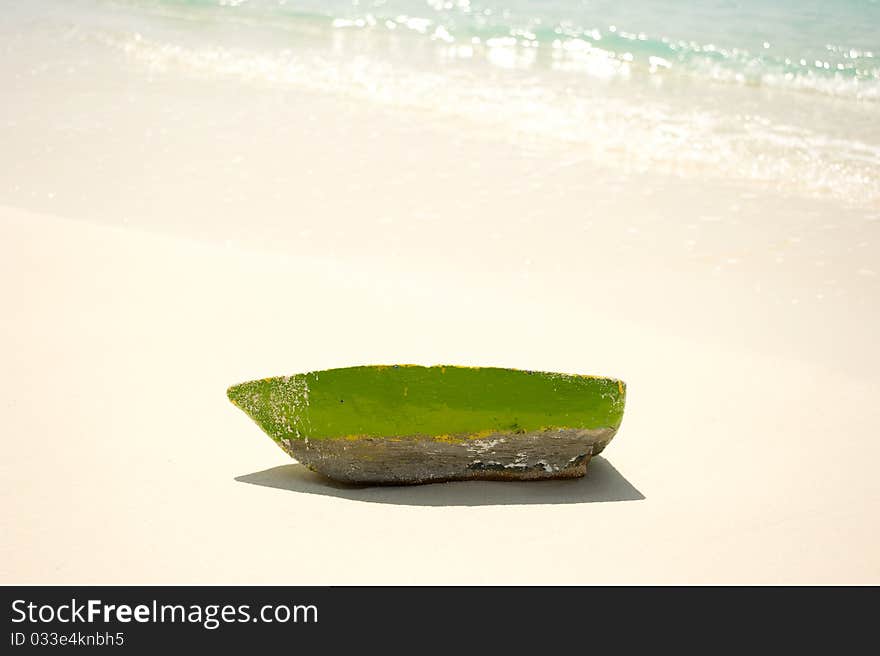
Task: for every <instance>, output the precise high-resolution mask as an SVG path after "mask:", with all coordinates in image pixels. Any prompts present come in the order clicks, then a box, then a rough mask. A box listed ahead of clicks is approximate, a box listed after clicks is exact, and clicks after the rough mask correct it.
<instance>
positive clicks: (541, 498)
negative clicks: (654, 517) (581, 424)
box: [235, 456, 645, 506]
mask: <svg viewBox="0 0 880 656" xmlns="http://www.w3.org/2000/svg"><path fill="white" fill-rule="evenodd" d="M235 480H236V481H238V482H240V483H249V484H251V485H261V486H263V487H271V488H275V489H279V490H288V491H290V492H299V493H301V494H319V495H322V496H325V497H338V498H341V499H350V500H352V501H365V502H369V503H390V504H396V505H401V506H501V505H525V504H566V503H597V502H609V501H641V500H642V499H644V498H645V495H643V494H642V493H641V492H639V491H638V490H637V489H636V488H635V486H633V484H632V483H630V482H629V481H628V480H626V478H624V477H623V475H622V474H621V473H620V472H618V471H617V470H616V469H615V468H614V467H613V466H612V465H611V463H609V462H608V461H607V460H605V459H604V458H602V457H601V456H597V457H595V458H593V459H592V461H591V462H590V465H589V467H587V475H586V476H585V477H583V478H576V479H569V480H550V481H504V482H496V481H456V482H452V483H430V484H427V485H401V486H387V485H384V486H364V485H346V484H343V483H338V482H336V481H333V480H330V479H328V478H325V477H324V476H321V475H320V474H316V473H314V472H312V471H310V470H309V469H307V468H306V467H304V466H303V465H300V464H290V465H282V466H280V467H272V468H271V469H264V470H263V471H258V472H253V473H251V474H244V475H242V476H236V477H235Z"/></svg>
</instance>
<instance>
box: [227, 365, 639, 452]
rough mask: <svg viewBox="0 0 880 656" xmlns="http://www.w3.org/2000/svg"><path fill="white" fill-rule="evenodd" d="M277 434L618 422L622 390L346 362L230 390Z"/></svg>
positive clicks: (599, 381) (437, 431)
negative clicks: (357, 365)
mask: <svg viewBox="0 0 880 656" xmlns="http://www.w3.org/2000/svg"><path fill="white" fill-rule="evenodd" d="M227 394H228V396H229V399H230V400H231V401H232V402H233V403H234V404H235V405H237V406H238V407H240V408H241V409H242V410H244V411H245V412H246V413H247V414H248V415H249V416H250V417H251V418H252V419H253V420H254V421H256V422H257V424H258V425H259V426H260V427H261V428H262V429H263V430H264V431H266V433H268V434H269V436H271V437H272V438H273V439H274V440H276V441H280V440H282V439H304V438H309V439H323V438H340V437H342V438H344V437H348V438H351V439H357V438H359V437H395V436H406V435H416V434H417V435H428V436H434V437H435V438H436V439H453V440H459V439H467V438H473V437H479V436H481V434H482V435H486V434H490V433H495V432H525V431H533V430H541V429H545V428H615V429H616V428H617V427H618V426H619V425H620V422H621V419H622V418H623V407H624V402H625V398H626V387H625V386H624V384H623V383H622V382H619V381H617V380H614V379H611V378H597V377H591V376H578V375H569V374H556V373H547V372H532V371H520V370H517V369H498V368H494V367H455V366H435V367H421V366H415V365H400V366H397V365H394V366H367V367H347V368H344V369H328V370H326V371H315V372H311V373H306V374H296V375H294V376H284V377H277V378H265V379H263V380H255V381H251V382H247V383H242V384H240V385H233V386H232V387H230V388H229V390H228V391H227Z"/></svg>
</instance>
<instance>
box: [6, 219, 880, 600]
mask: <svg viewBox="0 0 880 656" xmlns="http://www.w3.org/2000/svg"><path fill="white" fill-rule="evenodd" d="M2 231H3V235H4V239H3V240H2V243H3V246H2V251H3V252H2V260H0V261H2V263H3V269H4V270H3V277H2V280H3V298H4V303H5V306H6V311H5V312H4V315H3V323H2V328H3V343H4V344H5V346H4V361H5V363H6V365H5V375H4V377H3V383H2V385H3V398H4V399H5V401H4V408H5V409H4V413H3V417H4V419H3V428H4V430H3V434H4V450H5V453H6V456H5V457H4V459H3V462H2V469H3V471H2V478H0V480H2V486H3V497H4V498H5V499H7V503H5V504H4V507H3V514H2V522H3V524H2V528H3V532H4V534H5V535H6V536H7V540H5V541H4V544H3V547H2V548H3V554H2V562H3V571H2V580H3V581H4V582H7V583H9V582H19V583H22V582H27V583H40V582H66V583H119V582H138V583H160V582H162V583H168V582H187V583H213V582H234V583H254V582H256V583H314V584H340V583H354V582H357V583H367V582H370V583H471V582H480V583H490V582H492V583H499V582H503V583H514V582H515V583H538V582H541V583H586V582H591V583H593V582H705V583H708V582H787V583H793V582H794V583H825V582H854V583H858V582H872V581H873V582H876V581H877V579H878V577H880V559H878V556H877V554H878V550H877V549H876V548H875V547H876V546H877V539H878V528H880V527H878V516H877V513H876V512H875V511H876V508H877V504H878V501H880V484H878V482H877V478H876V477H875V476H873V466H874V462H876V458H877V456H878V455H880V454H878V449H880V446H878V443H877V441H876V439H875V437H876V427H877V425H878V419H880V417H878V407H877V404H876V403H874V402H873V398H874V395H875V394H876V392H877V378H876V375H875V376H863V375H859V374H858V373H856V372H846V371H844V370H842V369H838V368H835V367H833V366H830V365H829V363H827V362H821V361H818V360H810V359H807V358H804V359H800V360H799V359H795V358H791V357H786V356H783V355H773V354H770V353H766V352H761V350H759V349H748V348H744V347H743V346H742V345H741V344H724V343H721V342H716V341H715V340H704V341H699V340H697V339H695V338H693V337H690V336H689V337H685V336H682V335H676V334H675V332H674V331H664V329H663V328H662V324H663V321H661V320H660V319H662V317H658V321H657V324H656V326H654V327H651V328H646V327H645V325H644V324H643V323H637V322H630V321H626V320H620V319H618V318H615V317H613V316H611V313H603V315H602V316H596V313H595V311H594V309H593V308H591V307H589V306H587V305H581V306H578V305H576V304H575V305H574V307H573V306H572V304H571V302H570V300H569V299H567V298H565V296H564V295H560V294H543V293H542V290H543V289H545V287H544V285H542V284H541V283H536V282H532V283H528V282H526V283H523V284H522V285H519V284H518V285H516V286H506V287H505V286H498V285H495V284H493V281H492V280H491V279H490V280H486V279H480V278H479V277H476V276H468V275H459V276H454V275H452V276H448V277H447V276H443V277H437V276H433V277H432V276H430V275H425V276H423V277H410V278H406V279H401V277H400V276H397V275H394V274H392V273H391V272H389V271H387V270H382V269H379V268H376V269H373V270H365V269H361V268H354V267H352V266H351V265H346V263H345V262H340V261H331V260H325V259H318V258H305V257H287V256H282V255H273V254H267V253H263V252H258V251H247V250H236V249H230V248H226V247H224V246H219V245H212V244H204V243H200V242H197V241H194V240H187V239H183V238H179V237H168V236H164V235H154V234H147V233H140V232H138V231H133V230H129V229H124V228H111V227H107V226H101V225H93V224H88V223H85V222H81V221H74V220H65V219H59V218H55V217H49V216H45V215H38V214H32V213H27V212H23V211H20V210H14V209H11V208H4V209H3V211H2ZM526 307H527V308H528V311H520V312H512V311H511V308H526ZM745 311H755V310H754V309H750V308H746V309H745ZM511 315H515V320H514V317H512V316H511ZM829 321H832V322H836V325H835V328H837V329H839V330H846V329H847V328H848V326H849V323H850V321H851V320H850V319H849V318H847V317H845V316H844V317H838V318H835V317H831V318H829ZM874 325H876V324H874ZM844 334H845V333H844ZM853 349H855V350H857V349H858V345H857V344H854V343H853V342H852V340H846V339H842V340H841V352H845V351H847V350H853ZM390 361H414V362H429V363H430V362H434V361H437V362H447V361H448V362H451V361H455V362H463V363H486V362H490V363H494V364H499V365H517V366H523V367H535V366H543V367H550V368H558V369H563V370H565V369H574V370H578V371H593V370H595V371H602V372H611V373H614V374H616V375H620V376H622V377H624V378H625V379H626V380H627V381H628V384H629V389H630V397H629V402H628V409H627V416H626V418H625V420H624V426H623V428H622V429H621V432H620V434H619V435H618V437H617V439H616V440H615V442H614V443H613V444H612V446H611V447H609V449H608V450H607V452H606V454H605V455H604V457H602V458H598V459H597V460H596V461H595V462H594V463H593V464H592V465H591V472H590V475H589V476H588V477H587V478H585V479H583V480H581V481H560V482H546V483H531V484H529V483H522V484H498V483H494V484H493V483H452V484H445V485H432V486H424V487H417V488H394V489H385V488H367V489H361V490H359V489H343V488H338V487H336V486H333V485H332V484H328V483H326V482H324V481H322V480H321V479H320V478H319V477H317V476H316V475H314V474H312V473H310V472H307V471H305V470H302V469H301V468H299V467H298V466H297V465H295V464H290V461H289V460H288V459H287V457H286V456H285V455H284V454H283V453H281V452H280V451H279V450H278V449H277V448H276V447H275V446H274V445H273V444H272V443H271V441H270V440H269V439H268V438H266V437H264V436H263V435H261V434H260V433H259V431H258V430H257V429H256V428H255V427H254V426H253V425H252V424H251V423H250V422H249V420H248V419H247V418H246V417H244V416H243V415H242V414H241V413H239V412H238V411H237V410H236V409H235V408H233V407H232V406H231V405H230V404H229V403H228V402H227V401H226V399H225V396H224V390H225V387H226V386H227V385H228V384H229V383H231V382H235V381H239V380H244V379H247V378H249V377H256V376H260V375H262V374H268V373H278V372H284V371H293V370H296V371H298V370H308V369H311V368H318V367H331V366H338V365H343V364H347V363H350V362H390ZM551 555H552V557H548V556H551Z"/></svg>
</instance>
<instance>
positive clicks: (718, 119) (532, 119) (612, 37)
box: [0, 0, 880, 207]
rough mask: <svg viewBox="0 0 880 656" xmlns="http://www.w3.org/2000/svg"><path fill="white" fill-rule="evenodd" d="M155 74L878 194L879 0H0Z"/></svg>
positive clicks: (827, 190) (649, 166)
mask: <svg viewBox="0 0 880 656" xmlns="http://www.w3.org/2000/svg"><path fill="white" fill-rule="evenodd" d="M3 13H4V14H5V15H6V17H7V20H6V22H5V25H4V26H3V27H2V28H0V33H2V34H3V35H4V36H5V38H7V39H14V38H16V37H17V36H20V35H21V34H23V33H25V32H27V31H40V30H42V31H43V32H45V34H47V35H49V36H50V37H51V38H55V37H56V36H57V38H59V39H63V40H66V41H67V42H69V43H70V44H71V47H72V48H73V47H76V44H77V43H88V44H90V45H91V46H93V47H100V48H104V49H106V51H107V52H108V54H109V53H112V54H113V55H114V56H119V57H121V58H123V59H124V61H125V62H127V65H129V66H131V67H133V68H136V69H139V70H148V71H150V72H151V73H154V74H174V75H185V76H200V77H206V76H207V77H217V78H220V79H226V80H228V81H229V84H244V85H248V84H260V85H275V86H278V87H284V88H292V89H295V88H297V87H299V88H302V89H306V90H310V91H319V92H328V93H336V94H344V95H346V96H353V97H356V98H358V99H363V100H368V101H371V102H375V103H381V104H385V105H390V106H394V107H400V108H404V109H406V108H417V109H419V110H429V111H432V112H437V113H439V114H441V115H444V116H448V117H450V118H451V119H453V120H461V121H467V122H469V123H473V124H483V125H486V126H491V129H492V130H495V131H506V132H507V133H509V134H516V135H530V136H532V137H536V138H539V139H548V140H553V141H558V142H561V143H566V144H571V145H572V149H573V151H572V152H576V153H578V154H579V155H580V156H583V157H585V158H597V159H599V160H600V161H607V162H608V163H609V165H624V166H627V167H630V168H633V169H636V170H653V169H658V170H662V171H664V172H668V173H672V174H676V175H705V176H709V177H712V176H717V177H721V178H724V179H735V180H751V181H755V182H758V183H760V184H763V185H767V186H769V187H771V188H777V189H779V190H782V191H785V192H795V193H798V194H819V195H825V196H829V195H830V196H834V197H837V198H840V199H841V200H843V201H845V202H847V203H852V204H857V205H867V206H871V207H877V204H878V202H880V0H839V1H836V2H827V1H826V2H821V1H819V0H800V1H795V0H772V1H771V0H765V1H760V0H737V1H734V0H699V1H695V2H688V3H684V2H675V1H673V0H632V1H629V2H619V1H617V2H610V1H607V0H595V1H577V0H546V1H543V2H537V1H527V0H508V1H506V2H502V1H499V0H323V1H319V0H70V1H69V2H58V1H51V0H50V1H46V2H33V3H30V2H27V3H25V2H5V3H3Z"/></svg>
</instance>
